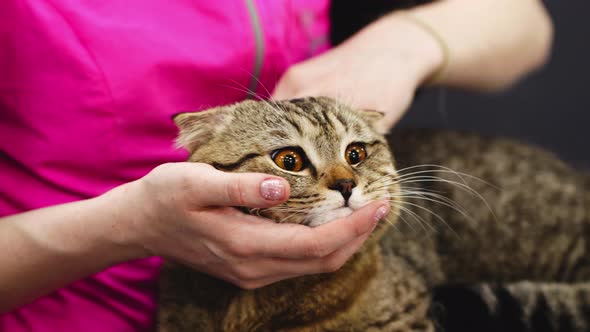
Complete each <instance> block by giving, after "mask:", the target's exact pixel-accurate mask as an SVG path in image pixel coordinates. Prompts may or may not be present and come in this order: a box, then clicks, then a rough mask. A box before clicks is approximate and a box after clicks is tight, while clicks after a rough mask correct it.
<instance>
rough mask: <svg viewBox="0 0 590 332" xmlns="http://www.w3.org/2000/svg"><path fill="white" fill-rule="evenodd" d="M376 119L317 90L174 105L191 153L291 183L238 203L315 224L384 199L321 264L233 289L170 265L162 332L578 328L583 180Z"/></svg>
mask: <svg viewBox="0 0 590 332" xmlns="http://www.w3.org/2000/svg"><path fill="white" fill-rule="evenodd" d="M380 118H381V114H380V113H377V112H371V111H356V110H351V109H350V108H349V107H347V106H345V105H342V104H340V103H338V102H337V101H335V100H333V99H329V98H325V97H320V98H311V97H310V98H304V99H294V100H289V101H280V102H270V101H269V102H266V101H245V102H241V103H238V104H234V105H230V106H224V107H219V108H215V109H211V110H207V111H204V112H199V113H184V114H180V115H178V116H176V117H175V119H174V120H175V122H176V124H177V125H178V126H179V128H180V135H179V138H178V143H179V145H181V146H182V147H184V148H186V149H188V150H189V151H190V153H191V154H190V159H189V160H190V161H193V162H204V163H208V164H211V165H213V166H214V167H216V168H217V169H220V170H223V171H231V172H264V173H270V174H275V175H279V176H282V177H284V178H285V179H287V180H288V181H289V183H290V185H291V188H292V189H291V197H290V199H289V200H288V201H287V202H286V203H284V204H282V205H280V206H278V207H275V208H268V209H259V210H250V211H249V212H251V213H255V214H258V215H261V216H265V217H268V218H271V219H273V220H275V221H276V222H292V223H299V224H305V225H309V226H311V227H313V226H318V225H321V224H323V223H326V222H329V221H330V220H333V219H335V218H338V217H343V216H346V215H348V214H350V213H351V212H352V211H353V210H356V209H358V208H360V207H361V206H363V205H364V204H366V203H367V202H369V201H371V200H376V199H388V200H389V201H390V203H391V206H392V209H391V213H390V215H389V216H388V220H387V222H381V223H380V224H379V226H378V227H377V229H376V230H375V232H374V234H373V235H372V237H371V238H370V239H369V240H368V241H367V242H366V244H365V245H364V247H363V248H362V249H361V250H360V251H359V252H358V253H357V254H356V255H354V256H353V257H352V258H351V259H350V260H349V261H348V262H347V263H346V264H345V265H344V266H343V267H342V268H341V269H340V270H338V271H337V272H334V273H327V274H320V275H310V276H304V277H299V278H295V279H292V280H285V281H282V282H279V283H276V284H273V285H270V286H267V287H264V288H261V289H256V290H242V289H239V288H237V287H235V286H233V285H231V284H228V283H225V282H223V281H220V280H216V279H214V278H211V277H209V276H206V275H203V274H200V273H198V272H195V271H192V270H190V269H189V268H186V267H182V266H177V265H168V266H167V267H166V268H165V269H164V270H163V272H162V276H161V289H160V299H159V303H160V308H159V314H158V328H159V331H434V330H444V331H590V282H589V281H590V255H589V253H590V250H589V248H588V245H589V242H588V241H590V228H589V226H590V177H589V176H588V175H585V174H581V173H577V172H576V171H574V170H573V169H571V168H569V167H568V166H566V165H565V164H563V163H562V162H560V161H558V160H557V159H556V158H555V157H553V156H552V155H551V154H548V153H546V152H543V151H540V150H538V149H536V148H533V147H529V146H523V145H520V144H517V143H514V142H511V141H508V140H504V139H489V138H483V137H480V136H475V135H468V134H462V133H456V132H437V131H426V130H408V131H398V132H394V133H393V134H391V135H390V136H388V137H384V136H383V135H381V134H380V133H378V132H377V130H376V129H375V126H374V125H375V123H376V122H377V121H379V119H380ZM393 155H395V159H396V163H397V165H395V166H394V161H393ZM481 179H485V181H488V182H485V181H484V180H481ZM289 211H291V212H289Z"/></svg>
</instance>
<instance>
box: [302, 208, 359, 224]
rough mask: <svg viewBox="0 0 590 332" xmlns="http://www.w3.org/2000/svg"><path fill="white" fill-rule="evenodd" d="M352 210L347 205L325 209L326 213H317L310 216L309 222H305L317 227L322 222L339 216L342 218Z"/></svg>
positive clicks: (327, 221) (324, 222)
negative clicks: (329, 209)
mask: <svg viewBox="0 0 590 332" xmlns="http://www.w3.org/2000/svg"><path fill="white" fill-rule="evenodd" d="M353 212H354V210H353V209H351V208H349V207H341V208H337V209H334V210H331V211H327V212H326V213H322V214H318V215H315V216H313V218H311V220H310V222H309V223H307V226H310V227H317V226H320V225H323V224H327V223H329V222H330V221H334V220H336V219H339V218H344V217H348V216H350V215H351V214H352V213H353Z"/></svg>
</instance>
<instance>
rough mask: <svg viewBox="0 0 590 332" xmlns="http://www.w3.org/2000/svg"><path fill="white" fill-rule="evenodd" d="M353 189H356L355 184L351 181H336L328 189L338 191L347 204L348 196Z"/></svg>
mask: <svg viewBox="0 0 590 332" xmlns="http://www.w3.org/2000/svg"><path fill="white" fill-rule="evenodd" d="M354 187H356V183H355V182H354V180H353V179H338V180H336V181H334V183H332V184H331V185H330V186H329V187H328V188H330V189H332V190H338V191H339V192H340V193H341V194H342V197H344V201H345V202H346V203H348V199H349V198H350V195H352V189H353V188H354Z"/></svg>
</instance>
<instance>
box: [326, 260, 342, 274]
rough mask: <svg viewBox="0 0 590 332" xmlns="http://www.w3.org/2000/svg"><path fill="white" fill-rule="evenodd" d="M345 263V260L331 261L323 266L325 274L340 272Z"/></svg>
mask: <svg viewBox="0 0 590 332" xmlns="http://www.w3.org/2000/svg"><path fill="white" fill-rule="evenodd" d="M345 262H346V261H345V260H342V259H338V258H332V259H329V260H327V261H326V262H325V264H324V265H323V272H325V273H331V272H336V271H338V270H340V268H342V266H343V265H344V263H345Z"/></svg>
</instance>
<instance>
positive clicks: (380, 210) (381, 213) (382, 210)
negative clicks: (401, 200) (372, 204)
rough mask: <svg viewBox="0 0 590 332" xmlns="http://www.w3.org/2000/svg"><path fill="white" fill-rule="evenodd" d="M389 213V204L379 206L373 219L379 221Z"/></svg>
mask: <svg viewBox="0 0 590 332" xmlns="http://www.w3.org/2000/svg"><path fill="white" fill-rule="evenodd" d="M388 213H389V206H387V205H383V206H382V207H380V208H378V209H377V211H376V212H375V216H374V217H373V221H374V222H375V223H377V222H379V220H381V219H383V218H384V217H385V216H386V215H387V214H388Z"/></svg>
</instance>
